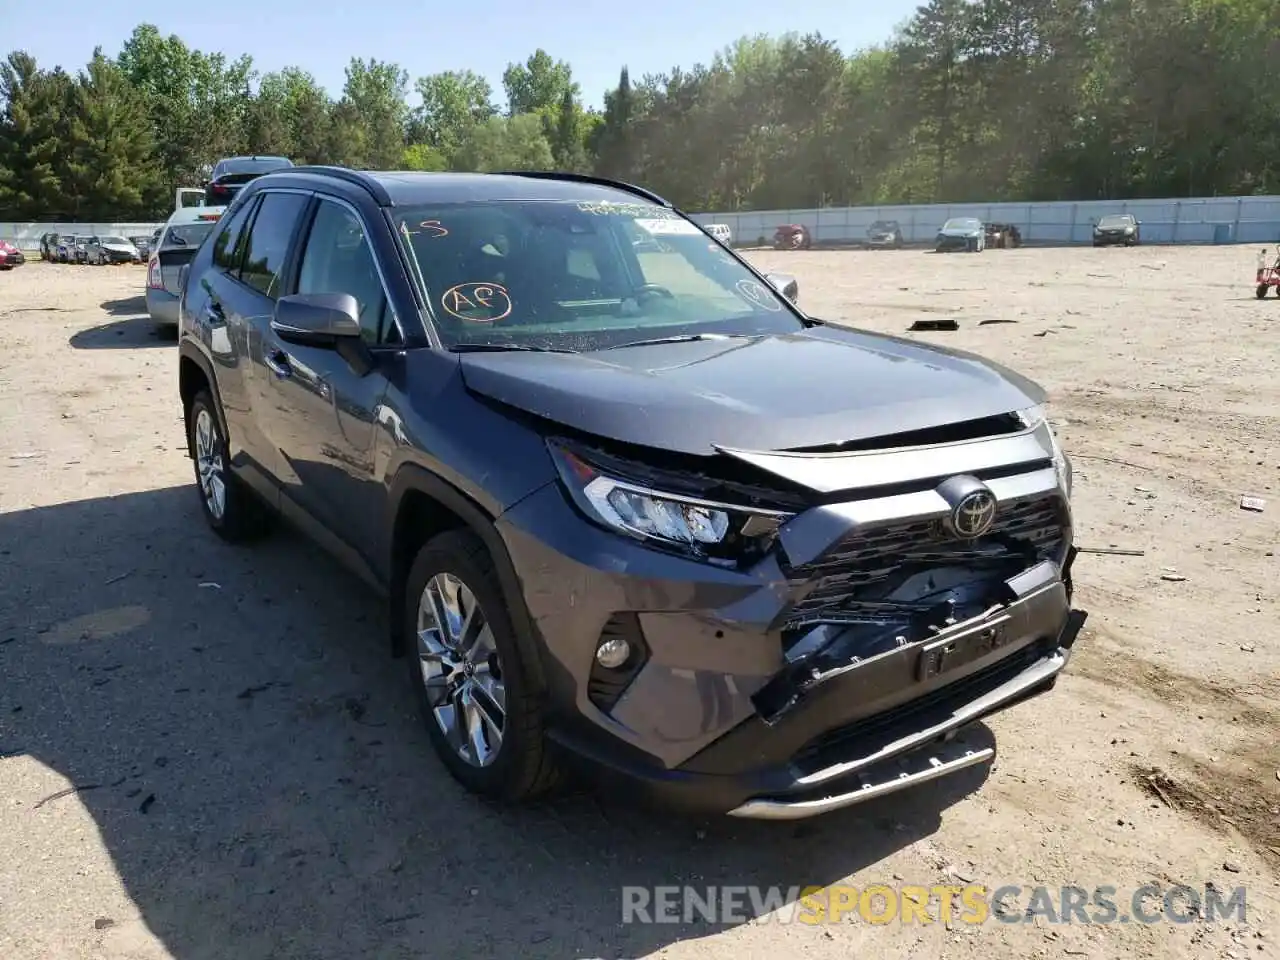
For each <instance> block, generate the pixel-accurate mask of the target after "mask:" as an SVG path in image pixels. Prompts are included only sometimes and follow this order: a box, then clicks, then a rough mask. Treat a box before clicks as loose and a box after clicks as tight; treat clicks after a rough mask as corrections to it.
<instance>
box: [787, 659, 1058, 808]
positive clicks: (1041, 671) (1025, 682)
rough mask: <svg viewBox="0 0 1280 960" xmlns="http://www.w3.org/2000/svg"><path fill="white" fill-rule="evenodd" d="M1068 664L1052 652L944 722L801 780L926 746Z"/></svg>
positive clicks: (814, 781) (809, 783) (822, 779)
mask: <svg viewBox="0 0 1280 960" xmlns="http://www.w3.org/2000/svg"><path fill="white" fill-rule="evenodd" d="M1066 665H1067V659H1066V657H1064V656H1063V655H1062V654H1060V653H1051V654H1049V655H1047V656H1046V657H1044V658H1043V659H1042V660H1038V661H1037V662H1035V663H1033V664H1031V665H1030V666H1029V667H1027V668H1026V669H1025V670H1023V671H1022V672H1021V673H1019V674H1018V675H1017V676H1016V677H1013V678H1012V679H1010V680H1008V681H1006V682H1005V683H1003V684H1001V685H1000V686H998V687H996V688H995V689H994V690H992V691H991V692H990V693H988V694H986V695H984V696H981V697H979V698H978V699H976V700H973V701H972V702H970V703H966V704H965V705H964V706H963V707H961V708H960V709H958V710H956V711H955V712H954V713H952V715H951V717H950V718H949V719H947V720H944V721H942V723H938V724H935V725H934V726H932V727H926V728H925V729H923V730H917V731H916V732H915V733H911V734H908V735H907V736H905V737H900V738H899V739H897V740H895V741H894V742H893V743H890V744H886V745H885V746H884V747H882V748H881V749H879V750H877V751H876V752H875V753H872V754H868V755H867V756H865V757H859V758H858V759H857V760H850V761H847V762H846V763H837V764H833V765H832V766H830V767H825V768H823V769H822V770H818V771H816V772H814V773H811V774H809V775H808V776H806V777H800V778H799V779H798V780H796V783H797V784H801V785H803V786H806V787H813V786H818V785H819V784H823V783H826V782H828V781H830V780H835V779H838V778H839V777H844V776H848V775H849V774H851V773H855V772H856V771H858V770H860V769H862V768H863V767H869V766H871V765H873V764H876V763H879V762H881V761H882V760H888V759H889V758H891V757H893V756H896V755H897V754H900V753H909V752H910V751H912V750H915V749H917V748H919V747H922V746H924V745H925V744H927V743H928V742H929V741H930V740H934V739H936V738H937V737H940V736H942V735H943V734H946V733H949V732H951V731H952V730H955V729H957V728H959V727H962V726H964V725H965V724H966V723H971V722H973V721H974V720H977V719H979V718H980V717H981V716H983V715H984V714H987V713H990V712H991V711H992V710H994V709H995V708H996V707H999V706H1001V705H1002V704H1004V703H1007V702H1008V701H1010V700H1013V699H1015V698H1017V697H1019V696H1021V695H1022V694H1024V693H1026V692H1027V691H1028V690H1030V689H1031V688H1032V687H1035V686H1038V685H1039V684H1041V683H1044V682H1045V681H1046V680H1048V679H1050V678H1051V677H1053V676H1054V675H1055V674H1057V673H1060V672H1061V671H1062V668H1063V667H1065V666H1066Z"/></svg>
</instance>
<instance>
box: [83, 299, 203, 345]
mask: <svg viewBox="0 0 1280 960" xmlns="http://www.w3.org/2000/svg"><path fill="white" fill-rule="evenodd" d="M119 302H125V301H119ZM104 306H105V304H104ZM145 311H146V307H145V306H144V307H143V315H142V316H136V317H127V318H126V319H124V320H113V321H111V322H110V323H102V324H99V325H98V326H96V327H90V328H89V329H87V330H80V331H77V332H76V333H73V334H72V335H71V337H70V338H69V340H68V342H69V343H70V344H71V346H73V347H75V348H76V349H77V350H132V349H135V348H137V347H170V346H173V345H174V344H175V343H177V342H178V330H177V328H176V327H174V326H172V325H169V324H163V323H156V322H155V321H154V320H152V319H151V317H149V316H147V314H146V312H145Z"/></svg>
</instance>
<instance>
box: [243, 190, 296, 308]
mask: <svg viewBox="0 0 1280 960" xmlns="http://www.w3.org/2000/svg"><path fill="white" fill-rule="evenodd" d="M307 202H308V198H307V197H305V196H303V195H301V194H297V193H266V194H264V195H263V197H262V202H261V203H259V204H258V215H257V216H256V217H254V218H253V226H251V227H250V228H249V236H248V239H247V242H246V243H245V248H244V262H243V263H242V264H241V265H240V280H241V282H243V283H246V284H248V285H249V286H251V287H253V288H254V289H255V290H258V291H260V292H261V293H263V294H265V295H266V296H268V297H270V298H271V299H272V300H274V299H275V298H276V297H278V296H279V295H280V281H281V275H282V273H283V271H284V262H285V257H287V256H288V254H289V245H290V243H291V242H292V241H293V237H294V233H295V232H296V230H297V226H298V218H299V217H300V216H302V211H303V210H304V209H305V208H306V206H307Z"/></svg>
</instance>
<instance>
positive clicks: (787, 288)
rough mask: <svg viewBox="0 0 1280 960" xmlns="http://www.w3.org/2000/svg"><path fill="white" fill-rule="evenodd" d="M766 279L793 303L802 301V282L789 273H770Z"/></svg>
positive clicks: (766, 275)
mask: <svg viewBox="0 0 1280 960" xmlns="http://www.w3.org/2000/svg"><path fill="white" fill-rule="evenodd" d="M765 279H766V280H768V281H769V285H770V286H771V287H773V289H775V290H777V291H778V292H779V293H780V294H782V295H783V296H784V297H786V298H787V299H788V300H790V301H791V302H792V303H799V302H800V283H799V281H797V280H796V278H795V277H793V276H791V274H789V273H768V274H765Z"/></svg>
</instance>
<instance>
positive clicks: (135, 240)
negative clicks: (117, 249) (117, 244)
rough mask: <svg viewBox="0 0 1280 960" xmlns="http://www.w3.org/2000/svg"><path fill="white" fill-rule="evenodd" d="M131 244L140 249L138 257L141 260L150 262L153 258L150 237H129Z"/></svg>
mask: <svg viewBox="0 0 1280 960" xmlns="http://www.w3.org/2000/svg"><path fill="white" fill-rule="evenodd" d="M128 240H129V242H130V243H132V244H133V245H134V246H135V247H137V248H138V257H139V259H141V260H148V259H150V257H151V238H150V237H129V238H128Z"/></svg>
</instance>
